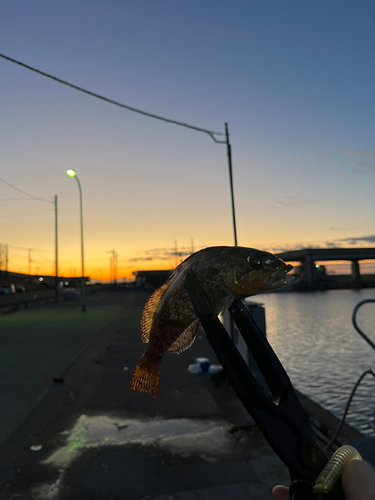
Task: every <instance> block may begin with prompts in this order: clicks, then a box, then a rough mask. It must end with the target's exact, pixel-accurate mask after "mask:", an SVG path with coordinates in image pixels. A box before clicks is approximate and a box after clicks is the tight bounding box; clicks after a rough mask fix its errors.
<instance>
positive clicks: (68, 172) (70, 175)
mask: <svg viewBox="0 0 375 500" xmlns="http://www.w3.org/2000/svg"><path fill="white" fill-rule="evenodd" d="M66 173H67V174H68V175H69V177H75V176H76V171H75V170H73V169H72V168H68V170H67V171H66Z"/></svg>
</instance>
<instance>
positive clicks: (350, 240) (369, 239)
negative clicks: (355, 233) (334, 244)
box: [340, 235, 375, 245]
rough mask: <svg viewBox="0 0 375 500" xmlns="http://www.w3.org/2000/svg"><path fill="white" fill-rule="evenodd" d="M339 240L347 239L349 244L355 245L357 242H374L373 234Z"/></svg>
mask: <svg viewBox="0 0 375 500" xmlns="http://www.w3.org/2000/svg"><path fill="white" fill-rule="evenodd" d="M340 241H347V242H348V243H349V244H350V245H356V244H357V243H363V242H366V243H375V235H372V236H359V237H352V238H343V239H342V240H340Z"/></svg>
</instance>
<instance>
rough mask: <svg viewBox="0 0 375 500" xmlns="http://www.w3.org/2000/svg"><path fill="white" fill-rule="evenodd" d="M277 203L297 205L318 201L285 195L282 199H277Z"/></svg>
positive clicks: (289, 205)
mask: <svg viewBox="0 0 375 500" xmlns="http://www.w3.org/2000/svg"><path fill="white" fill-rule="evenodd" d="M277 203H278V204H279V205H282V206H284V207H295V206H297V205H316V204H318V203H319V201H318V200H305V199H301V198H297V196H287V197H286V198H283V199H282V200H278V201H277Z"/></svg>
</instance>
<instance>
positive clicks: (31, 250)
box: [27, 248, 34, 276]
mask: <svg viewBox="0 0 375 500" xmlns="http://www.w3.org/2000/svg"><path fill="white" fill-rule="evenodd" d="M27 250H28V252H29V276H31V263H32V258H31V252H33V251H34V249H33V248H28V249H27Z"/></svg>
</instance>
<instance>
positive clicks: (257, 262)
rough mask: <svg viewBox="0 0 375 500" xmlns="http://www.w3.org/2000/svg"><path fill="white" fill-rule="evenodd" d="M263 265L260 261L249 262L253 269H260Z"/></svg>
mask: <svg viewBox="0 0 375 500" xmlns="http://www.w3.org/2000/svg"><path fill="white" fill-rule="evenodd" d="M262 265H263V263H262V261H261V260H260V259H254V260H252V261H251V266H252V267H253V268H254V269H260V268H261V267H262Z"/></svg>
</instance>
